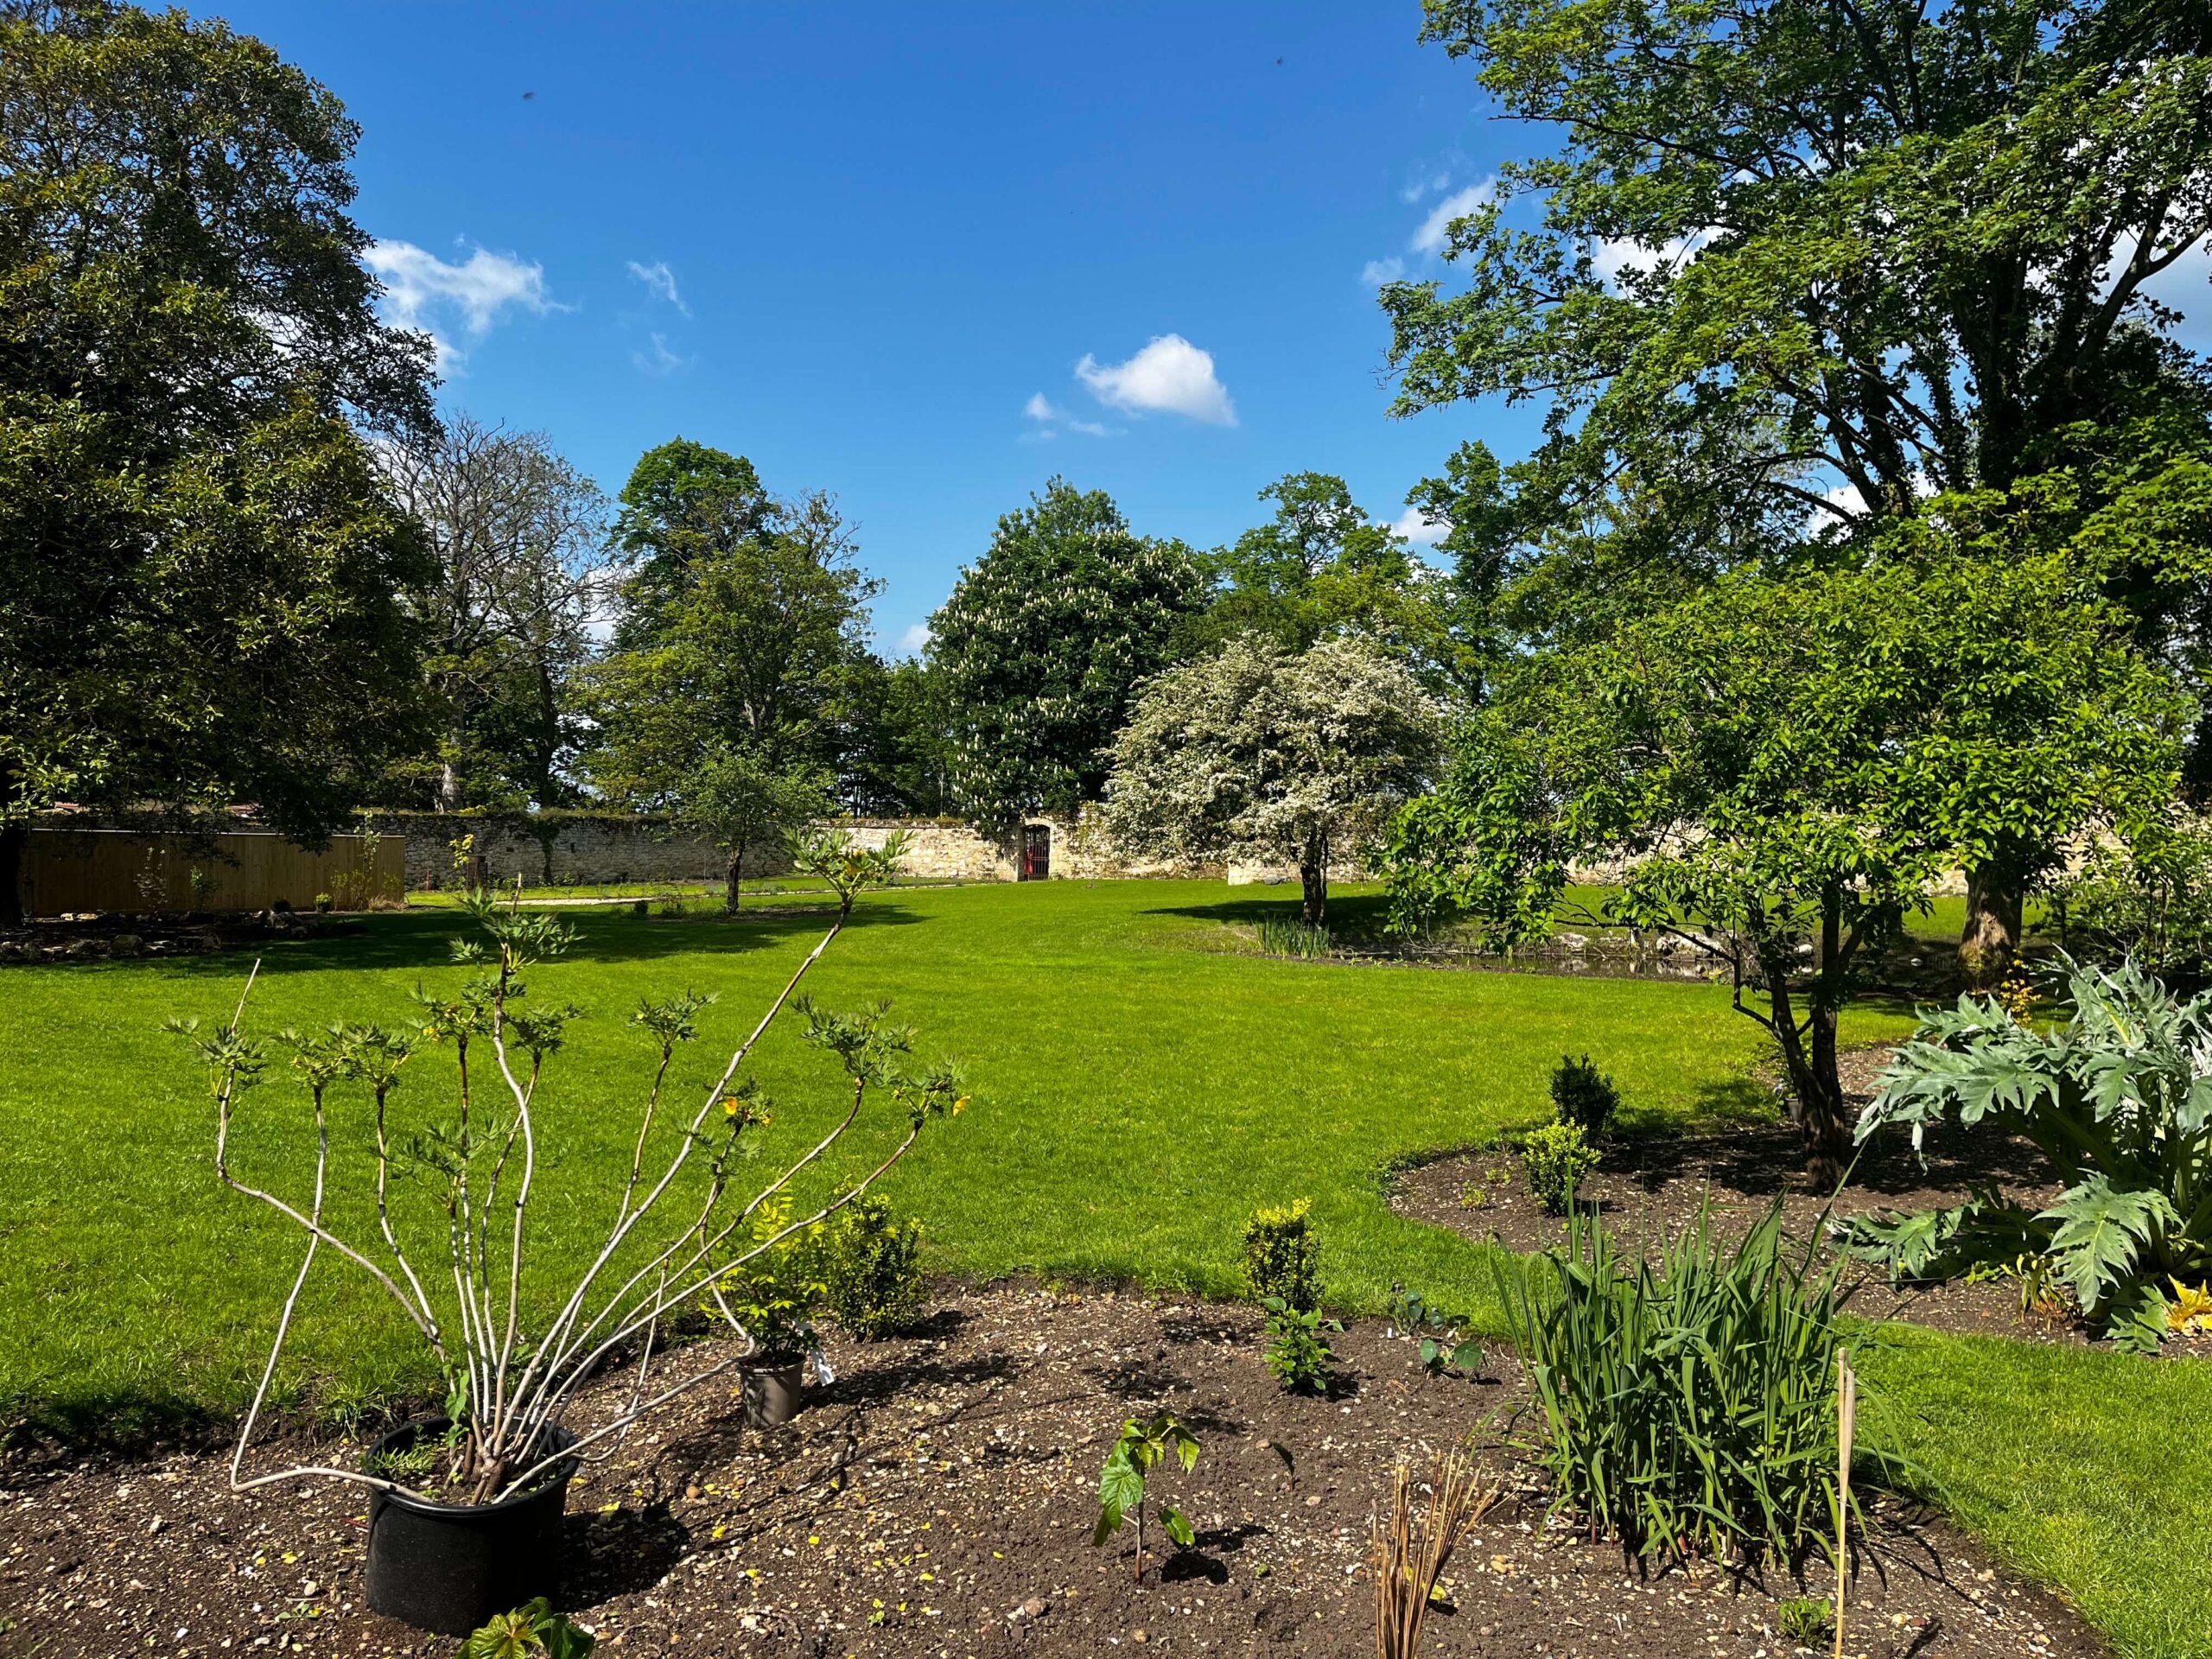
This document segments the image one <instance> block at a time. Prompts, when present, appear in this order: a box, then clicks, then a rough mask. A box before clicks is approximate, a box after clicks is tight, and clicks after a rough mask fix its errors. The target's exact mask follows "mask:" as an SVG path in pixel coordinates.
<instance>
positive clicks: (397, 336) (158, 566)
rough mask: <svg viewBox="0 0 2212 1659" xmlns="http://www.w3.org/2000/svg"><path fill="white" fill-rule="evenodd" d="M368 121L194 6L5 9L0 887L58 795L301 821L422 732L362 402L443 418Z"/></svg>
mask: <svg viewBox="0 0 2212 1659" xmlns="http://www.w3.org/2000/svg"><path fill="white" fill-rule="evenodd" d="M356 136H357V134H356V130H355V128H354V127H353V124H352V123H351V122H350V121H348V120H347V119H346V116H345V113H344V111H343V110H342V108H341V107H340V105H339V103H338V100H337V99H334V98H333V97H332V96H331V94H330V93H329V92H327V90H325V89H324V88H323V87H321V86H319V85H317V84H316V83H315V82H314V81H312V80H310V79H308V78H307V77H306V76H305V75H304V74H302V73H301V72H300V71H298V70H297V69H296V68H294V67H291V66H289V65H288V64H286V63H284V62H283V61H282V60H279V59H278V58H277V54H275V53H274V52H272V51H270V49H269V48H268V47H266V46H264V44H262V43H261V42H260V41H256V40H253V39H251V37H248V36H244V35H237V34H234V33H233V32H232V30H231V29H229V28H228V27H227V26H226V25H225V24H223V23H222V22H219V21H215V20H212V19H211V20H208V21H206V22H200V21H197V20H194V19H193V18H190V17H188V16H186V15H185V14H184V13H183V12H181V11H172V12H163V13H153V14H149V13H148V12H146V11H144V10H139V9H137V8H136V7H131V6H123V5H110V4H105V3H96V0H63V3H54V4H40V5H16V6H10V7H7V8H6V9H4V10H0V157H4V158H5V159H4V162H0V226H5V229H4V232H0V363H4V364H5V365H6V370H5V372H4V374H0V591H5V593H6V594H7V595H8V599H7V603H6V604H5V605H4V606H0V921H6V920H11V919H13V918H14V917H15V915H16V909H17V906H18V902H19V888H18V884H17V879H16V878H17V873H18V872H17V859H18V855H19V854H20V850H21V845H22V842H21V838H20V834H19V832H18V831H19V826H20V825H21V823H22V820H23V819H24V818H25V817H28V816H29V815H30V814H33V813H35V812H37V811H40V810H43V809H44V808H46V807H48V806H49V805H51V804H53V803H54V801H55V800H57V799H68V800H73V801H79V802H94V803H105V804H117V805H130V806H142V805H143V804H148V803H149V802H150V803H159V804H164V805H167V806H168V807H171V808H173V809H177V810H200V809H209V810H212V809H214V808H218V807H220V806H223V805H226V804H229V803H231V802H233V801H238V800H250V801H254V802H257V803H258V804H260V806H261V809H262V811H263V813H264V816H265V817H266V818H267V819H268V820H269V821H270V823H272V824H273V825H274V827H276V828H277V829H280V830H283V831H284V832H287V833H291V834H296V835H299V836H303V837H305V838H308V839H309V840H313V839H315V838H317V837H319V836H322V835H325V834H327V832H329V831H330V830H331V829H334V828H335V827H336V826H337V825H338V824H340V823H342V822H343V820H344V815H345V814H346V811H347V810H349V809H350V808H351V807H352V806H353V804H354V803H355V801H356V799H357V798H359V791H361V790H362V789H363V788H364V787H365V786H366V785H367V783H368V781H369V780H370V779H372V778H373V777H374V776H375V775H376V774H377V773H378V772H379V771H380V770H381V769H382V767H383V766H385V763H386V761H387V760H389V759H390V758H391V756H392V755H393V754H394V753H404V752H406V751H407V750H409V749H410V748H411V747H413V746H414V745H415V744H416V741H419V739H420V737H421V735H422V728H421V726H420V724H419V717H420V715H421V712H422V710H421V698H420V683H419V679H418V677H417V675H416V645H417V640H416V625H415V623H414V621H413V620H412V619H411V618H410V616H409V615H408V614H407V613H406V610H405V608H404V606H403V604H402V603H401V600H400V595H401V594H403V593H404V592H406V591H408V590H409V589H410V588H413V587H414V586H415V585H416V582H418V581H419V580H420V579H421V578H422V577H423V575H424V574H425V573H426V572H427V570H428V568H429V560H428V556H427V552H426V550H425V547H424V544H423V538H422V537H421V534H420V532H419V531H418V530H417V529H416V526H415V525H414V524H411V523H410V521H409V520H408V518H406V516H405V515H404V513H402V512H399V511H398V510H397V509H396V508H395V506H394V505H393V504H392V502H391V499H390V498H389V496H388V495H387V494H386V493H385V489H384V486H383V480H382V479H381V477H380V476H379V474H378V468H377V466H376V463H375V461H374V458H373V456H372V452H371V450H370V448H369V445H368V444H367V442H365V440H364V439H363V437H362V436H361V435H360V434H359V433H358V432H357V431H356V430H355V429H354V426H353V423H352V420H351V419H350V418H349V412H350V413H352V414H354V415H358V416H359V417H360V418H361V419H362V420H363V422H364V423H366V424H369V425H372V426H374V427H376V428H378V429H384V430H386V431H393V432H397V431H403V430H414V431H421V430H426V429H429V426H430V425H431V424H432V423H433V417H432V413H431V404H430V396H429V359H430V353H429V341H428V340H426V339H424V338H423V336H421V335H419V334H405V333H402V332H400V331H397V330H395V329H392V328H389V327H385V325H384V324H382V323H381V322H379V321H378V317H377V315H376V293H377V289H376V285H375V281H374V278H373V277H372V276H371V275H370V273H369V271H368V270H367V269H366V267H365V264H364V263H363V256H364V255H365V252H366V251H367V249H368V247H369V245H370V244H369V238H368V237H367V235H366V234H365V232H363V231H362V230H361V229H360V227H359V226H358V225H356V224H355V223H354V222H353V219H351V218H350V217H349V216H348V213H347V208H348V207H349V206H350V205H351V203H352V200H353V191H354V186H353V176H352V174H351V172H350V162H351V160H352V156H353V144H354V141H355V138H356Z"/></svg>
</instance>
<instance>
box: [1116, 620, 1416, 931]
mask: <svg viewBox="0 0 2212 1659" xmlns="http://www.w3.org/2000/svg"><path fill="white" fill-rule="evenodd" d="M1444 723H1445V721H1444V714H1443V710H1442V709H1441V708H1440V706H1439V705H1438V704H1437V702H1435V701H1434V700H1433V698H1431V697H1430V696H1429V695H1428V694H1427V692H1426V691H1425V690H1423V689H1422V688H1421V683H1420V682H1419V681H1418V680H1416V679H1415V678H1414V676H1413V674H1412V672H1411V671H1409V670H1408V668H1407V667H1406V665H1405V664H1404V663H1403V662H1402V661H1401V660H1400V659H1399V658H1397V657H1395V655H1393V654H1392V653H1390V652H1386V651H1384V650H1383V648H1382V647H1380V646H1378V645H1375V644H1374V643H1372V642H1371V641H1369V640H1364V639H1356V638H1337V639H1324V640H1322V641H1320V642H1319V644H1317V645H1313V647H1312V648H1311V649H1309V650H1306V651H1304V652H1296V653H1293V652H1287V651H1286V650H1284V649H1283V647H1282V646H1281V645H1278V644H1276V643H1275V642H1274V640H1272V639H1268V638H1267V637H1266V636H1265V635H1262V634H1244V635H1240V636H1239V637H1238V638H1236V639H1232V640H1230V641H1229V642H1228V644H1226V645H1224V646H1223V647H1222V648H1221V649H1220V650H1219V651H1218V652H1216V653H1214V654H1213V655H1212V656H1210V657H1205V658H1199V659H1198V660H1197V661H1194V662H1190V663H1185V664H1182V665H1181V666H1179V667H1176V668H1171V669H1169V670H1167V671H1166V672H1165V673H1162V674H1160V675H1158V676H1156V677H1154V678H1153V679H1151V680H1149V681H1147V683H1146V684H1145V686H1144V689H1143V690H1142V692H1141V695H1140V696H1139V697H1138V699H1137V702H1136V708H1135V712H1134V713H1133V714H1132V715H1131V716H1130V719H1129V723H1128V726H1127V727H1126V728H1123V730H1122V733H1121V734H1120V735H1119V736H1117V737H1116V739H1115V740H1114V746H1113V750H1112V756H1113V763H1114V769H1113V772H1112V775H1111V776H1110V777H1109V779H1108V781H1107V785H1106V823H1107V828H1108V830H1109V833H1110V834H1111V835H1112V836H1113V837H1114V838H1115V840H1116V842H1119V843H1121V844H1122V846H1124V847H1127V848H1128V849H1132V850H1135V851H1137V852H1141V853H1147V854H1151V855H1160V856H1165V857H1169V858H1176V859H1185V860H1192V861H1211V860H1216V859H1224V858H1230V857H1245V858H1257V859H1268V860H1274V859H1280V860H1281V861H1285V862H1287V863H1291V864H1294V865H1295V866H1296V867H1297V868H1298V874H1299V880H1300V884H1301V886H1302V888H1303V896H1304V900H1305V917H1306V920H1307V921H1308V922H1310V923H1314V924H1316V925H1318V924H1319V923H1320V922H1322V921H1323V920H1324V919H1325V917H1326V915H1327V906H1328V896H1329V864H1330V861H1331V860H1332V858H1333V859H1342V858H1344V857H1347V856H1355V855H1357V854H1359V853H1360V852H1362V851H1363V850H1364V849H1365V848H1366V846H1367V845H1368V844H1369V843H1370V842H1372V841H1373V840H1374V839H1375V838H1376V836H1377V835H1378V834H1379V833H1380V832H1381V830H1382V829H1383V826H1384V825H1385V824H1386V823H1388V822H1389V818H1390V816H1391V814H1392V813H1393V812H1395V810H1397V809H1398V808H1399V807H1401V806H1402V805H1403V804H1405V802H1406V801H1407V799H1408V798H1409V797H1411V796H1413V795H1414V794H1415V793H1417V792H1418V791H1420V790H1421V789H1422V788H1424V787H1425V786H1426V785H1427V782H1428V780H1429V779H1430V777H1431V775H1432V768H1433V766H1434V764H1435V761H1436V760H1437V757H1438V755H1439V753H1440V749H1441V747H1442V741H1443V735H1444Z"/></svg>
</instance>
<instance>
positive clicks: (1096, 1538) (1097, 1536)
mask: <svg viewBox="0 0 2212 1659" xmlns="http://www.w3.org/2000/svg"><path fill="white" fill-rule="evenodd" d="M1171 1452H1172V1453H1173V1455H1174V1458H1175V1460H1176V1461H1177V1462H1178V1463H1180V1464H1181V1465H1183V1472H1184V1473H1185V1474H1186V1475H1187V1474H1189V1473H1190V1472H1191V1471H1192V1469H1193V1468H1195V1467H1196V1466H1197V1465H1198V1436H1197V1435H1195V1434H1193V1433H1191V1431H1190V1430H1189V1429H1188V1428H1186V1427H1184V1426H1183V1424H1182V1422H1181V1421H1179V1419H1177V1418H1176V1417H1175V1416H1174V1415H1173V1414H1171V1413H1168V1412H1165V1411H1161V1412H1155V1413H1154V1414H1152V1416H1150V1417H1149V1418H1147V1419H1146V1420H1145V1421H1142V1422H1139V1421H1137V1420H1136V1419H1135V1418H1134V1417H1131V1418H1129V1419H1128V1420H1127V1421H1124V1422H1123V1423H1122V1434H1121V1438H1120V1439H1119V1440H1116V1441H1115V1442H1114V1449H1113V1450H1112V1451H1110V1452H1108V1453H1107V1454H1106V1463H1105V1466H1104V1467H1103V1468H1102V1469H1101V1470H1100V1471H1098V1525H1097V1528H1096V1530H1094V1531H1093V1532H1092V1533H1091V1535H1090V1542H1091V1546H1092V1548H1096V1547H1097V1546H1099V1545H1101V1544H1103V1543H1104V1542H1105V1541H1107V1540H1108V1539H1109V1538H1111V1537H1112V1536H1113V1535H1115V1534H1116V1533H1117V1532H1119V1531H1120V1530H1121V1529H1122V1521H1123V1519H1124V1518H1125V1517H1127V1516H1132V1515H1134V1516H1135V1517H1136V1522H1137V1525H1136V1543H1137V1558H1136V1577H1137V1579H1138V1580H1140V1581H1141V1580H1143V1578H1144V1500H1145V1483H1146V1481H1147V1479H1148V1478H1150V1476H1151V1474H1152V1471H1154V1469H1157V1468H1158V1467H1159V1466H1160V1465H1161V1464H1162V1463H1164V1462H1166V1460H1167V1458H1168V1456H1169V1454H1170V1453H1171ZM1160 1529H1161V1530H1163V1531H1164V1532H1166V1535H1168V1536H1169V1537H1170V1538H1172V1539H1173V1540H1174V1541H1176V1542H1177V1543H1178V1544H1180V1545H1181V1546H1182V1547H1183V1548H1185V1549H1188V1548H1190V1547H1191V1546H1192V1544H1193V1543H1195V1542H1197V1541H1198V1534H1197V1533H1196V1532H1195V1531H1194V1530H1193V1529H1192V1526H1191V1523H1190V1522H1189V1521H1188V1520H1187V1519H1186V1518H1185V1516H1184V1515H1183V1512H1182V1511H1181V1510H1178V1509H1176V1508H1175V1507H1174V1506H1173V1504H1170V1503H1162V1504H1160Z"/></svg>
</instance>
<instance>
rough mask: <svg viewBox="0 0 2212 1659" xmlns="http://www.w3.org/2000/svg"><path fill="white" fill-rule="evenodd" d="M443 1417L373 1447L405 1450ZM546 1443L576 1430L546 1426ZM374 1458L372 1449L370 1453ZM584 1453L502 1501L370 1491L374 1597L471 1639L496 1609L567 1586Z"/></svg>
mask: <svg viewBox="0 0 2212 1659" xmlns="http://www.w3.org/2000/svg"><path fill="white" fill-rule="evenodd" d="M446 1427H447V1424H446V1420H445V1419H444V1418H442V1417H434V1418H431V1419H429V1421H425V1422H418V1423H404V1424H402V1425H401V1426H400V1427H397V1428H395V1429H394V1430H392V1431H391V1433H389V1434H387V1435H385V1437H384V1438H383V1439H382V1440H378V1442H377V1444H376V1452H404V1451H406V1450H407V1449H408V1448H409V1447H410V1446H413V1445H414V1444H415V1442H416V1440H418V1439H419V1438H421V1437H422V1436H423V1435H425V1434H430V1435H436V1434H442V1433H445V1431H446ZM546 1440H547V1446H546V1449H547V1450H548V1451H552V1452H558V1451H565V1450H566V1449H567V1448H569V1446H574V1445H575V1441H576V1437H575V1435H574V1434H571V1433H569V1431H568V1430H566V1429H564V1428H561V1427H553V1428H550V1429H548V1430H547V1431H546ZM371 1455H372V1457H373V1456H374V1455H375V1453H374V1452H372V1454H371ZM577 1466H578V1460H577V1459H575V1458H564V1459H562V1460H561V1461H560V1462H559V1463H556V1464H555V1465H553V1466H552V1467H551V1468H550V1469H549V1470H547V1471H545V1474H544V1476H543V1478H541V1479H540V1480H539V1481H538V1482H537V1484H534V1485H532V1486H531V1489H530V1490H529V1491H524V1492H518V1493H516V1494H515V1495H514V1496H513V1497H510V1498H506V1499H505V1500H503V1501H502V1502H500V1503H469V1504H453V1503H424V1502H423V1500H422V1499H421V1498H419V1497H409V1496H407V1495H406V1494H405V1493H404V1492H388V1491H385V1490H384V1489H383V1488H381V1487H378V1488H377V1489H375V1490H374V1491H372V1493H371V1495H370V1497H369V1550H368V1557H369V1559H368V1580H369V1585H368V1601H369V1610H370V1611H372V1612H378V1613H382V1614H384V1615H385V1617H387V1618H397V1619H400V1620H403V1621H404V1622H405V1623H407V1624H412V1625H414V1626H415V1627H416V1629H417V1630H435V1631H437V1632H438V1633H439V1634H441V1635H442V1636H467V1635H468V1634H469V1633H470V1632H471V1631H472V1630H475V1629H476V1628H477V1627H478V1626H479V1625H480V1624H483V1623H484V1622H485V1621H486V1620H487V1619H489V1618H492V1617H493V1615H494V1614H496V1613H504V1612H509V1611H512V1610H513V1609H515V1608H517V1607H519V1606H521V1605H523V1604H524V1602H526V1601H528V1600H530V1599H531V1598H532V1597H534V1596H546V1597H556V1596H557V1595H558V1594H559V1592H560V1588H561V1522H562V1517H563V1512H564V1511H565V1510H566V1508H567V1504H568V1501H569V1482H570V1481H571V1480H573V1479H575V1473H576V1469H577Z"/></svg>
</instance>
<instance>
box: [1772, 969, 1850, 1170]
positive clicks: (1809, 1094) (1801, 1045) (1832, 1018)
mask: <svg viewBox="0 0 2212 1659" xmlns="http://www.w3.org/2000/svg"><path fill="white" fill-rule="evenodd" d="M1822 943H1823V944H1826V945H1827V946H1828V948H1829V950H1830V951H1831V952H1832V951H1833V949H1834V941H1833V939H1825V940H1823V942H1822ZM1759 967H1760V969H1761V971H1762V972H1764V974H1765V976H1766V983H1767V997H1768V1001H1769V1005H1770V1007H1771V1008H1772V1010H1773V1014H1774V1035H1775V1039H1776V1041H1777V1043H1779V1044H1780V1046H1781V1048H1782V1064H1783V1070H1784V1071H1786V1072H1787V1073H1788V1074H1789V1121H1790V1122H1791V1123H1792V1124H1794V1125H1796V1128H1797V1131H1798V1133H1799V1134H1801V1135H1803V1136H1804V1137H1805V1173H1807V1174H1808V1176H1810V1177H1811V1178H1812V1179H1813V1181H1814V1183H1815V1185H1818V1186H1820V1187H1821V1188H1822V1189H1824V1190H1826V1191H1829V1192H1833V1191H1834V1189H1835V1188H1836V1187H1837V1186H1839V1185H1841V1184H1842V1181H1843V1173H1844V1167H1845V1166H1846V1164H1847V1162H1848V1161H1849V1158H1850V1149H1851V1133H1850V1124H1849V1121H1848V1117H1847V1106H1846V1103H1845V1101H1844V1097H1843V1080H1842V1078H1841V1077H1839V1076H1838V1075H1837V1072H1836V1066H1835V1027H1836V1012H1837V1000H1836V999H1835V998H1834V997H1833V996H1832V995H1827V991H1826V988H1822V987H1818V986H1816V987H1815V988H1814V989H1813V990H1812V991H1811V992H1809V993H1808V995H1807V997H1806V1009H1805V1021H1804V1024H1803V1026H1802V1027H1800V1026H1799V1024H1798V1021H1797V1010H1796V1001H1795V999H1794V998H1793V996H1792V995H1791V992H1790V989H1789V977H1788V975H1789V961H1788V958H1787V957H1785V955H1784V954H1783V950H1781V948H1780V947H1779V946H1763V947H1761V949H1760V950H1759Z"/></svg>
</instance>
